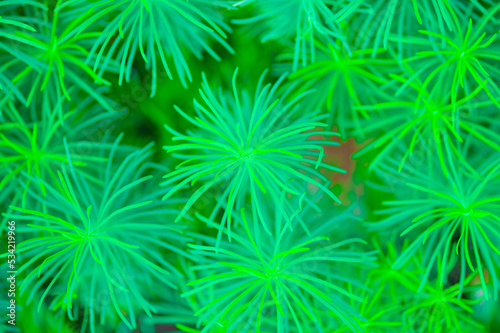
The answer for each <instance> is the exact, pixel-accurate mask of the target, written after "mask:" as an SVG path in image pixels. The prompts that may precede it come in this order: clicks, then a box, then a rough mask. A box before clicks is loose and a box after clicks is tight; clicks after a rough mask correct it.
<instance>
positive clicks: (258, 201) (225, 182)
mask: <svg viewBox="0 0 500 333" xmlns="http://www.w3.org/2000/svg"><path fill="white" fill-rule="evenodd" d="M236 74H237V71H235V73H234V76H233V94H231V93H222V92H221V93H220V94H219V95H218V96H217V95H215V94H214V92H213V91H212V90H211V89H210V87H209V85H208V82H207V80H206V77H205V76H203V89H202V90H200V95H201V97H202V99H203V101H204V102H205V105H206V106H205V105H202V104H200V103H199V102H197V101H196V100H195V102H194V104H195V110H196V113H197V116H196V117H194V118H193V117H190V116H189V115H187V114H186V113H184V112H183V111H181V110H180V109H179V108H178V107H175V108H176V110H177V111H178V112H179V113H180V114H181V115H182V116H183V117H184V118H186V119H187V120H189V122H191V123H192V124H193V125H195V126H196V127H198V130H197V131H192V132H190V133H189V134H187V135H182V134H180V133H178V132H176V131H175V130H173V129H172V128H170V127H169V126H167V125H165V127H166V128H167V130H169V131H170V132H171V133H172V134H173V135H174V138H173V140H174V142H181V143H177V144H176V145H175V146H171V147H170V146H167V147H165V148H166V149H167V150H168V152H177V151H187V152H188V153H189V155H177V156H178V157H180V158H183V159H184V161H183V162H181V163H180V164H178V165H177V167H176V170H174V171H172V172H171V173H169V174H167V175H166V176H165V178H166V179H167V180H166V181H165V182H164V183H163V185H168V184H175V186H174V187H173V188H172V189H171V190H170V191H168V193H167V194H166V195H165V197H164V198H168V197H170V196H171V195H172V194H173V193H175V192H176V191H178V190H179V189H181V188H182V187H183V186H184V185H187V184H190V186H193V185H194V184H195V183H196V182H198V183H202V185H201V186H199V187H198V188H197V189H196V190H195V191H193V194H192V195H191V198H190V199H189V201H188V202H187V204H186V205H185V207H184V209H183V210H182V212H181V214H180V215H179V217H178V218H177V220H179V219H180V218H181V217H182V216H183V215H184V214H185V213H186V212H187V211H188V209H189V208H190V207H191V206H192V205H193V204H194V202H195V201H196V200H198V199H199V198H200V197H201V196H202V195H204V194H205V193H207V191H208V190H209V189H212V188H215V189H219V190H218V192H216V193H215V194H212V195H213V196H214V197H215V198H216V204H215V207H214V209H213V211H212V214H211V216H210V219H213V218H214V217H215V216H216V214H217V212H218V211H219V210H220V208H221V207H224V208H225V212H224V215H223V217H222V221H221V224H220V228H219V236H218V240H220V237H221V236H222V231H223V228H224V226H225V225H227V228H228V236H229V238H231V214H232V212H233V209H235V210H239V209H240V208H243V207H244V205H245V202H244V200H245V199H246V198H247V197H250V201H251V210H252V213H253V214H254V215H255V216H256V217H258V220H260V221H261V222H262V225H263V227H264V229H265V230H266V231H267V232H269V229H268V227H267V226H266V223H265V222H264V220H263V213H262V207H263V204H264V203H265V202H266V201H269V200H270V201H271V202H273V203H274V204H275V205H276V206H277V207H279V213H280V214H282V215H283V216H284V217H285V219H286V220H287V221H288V222H290V220H291V219H292V217H293V216H294V215H295V214H296V210H297V209H298V208H299V207H298V206H297V205H292V204H291V202H290V200H285V203H284V205H283V206H279V203H280V202H281V193H282V191H283V190H286V191H287V192H289V193H290V194H292V195H296V196H304V195H305V191H304V189H303V183H302V181H305V182H308V183H311V184H314V185H316V186H317V187H319V188H320V189H321V190H322V191H323V192H325V194H327V195H328V196H330V197H331V198H332V199H333V200H335V201H336V202H337V203H340V200H339V199H338V198H337V197H336V196H335V195H334V194H333V193H332V192H331V191H330V190H329V189H328V185H326V184H324V183H325V182H326V178H325V177H324V176H323V175H322V174H321V173H320V172H319V169H318V168H320V167H321V168H326V169H329V170H333V171H337V172H345V171H344V170H342V169H340V168H337V167H334V166H330V165H328V164H326V163H323V162H322V158H323V156H324V149H323V146H326V145H331V146H338V145H339V143H338V142H337V141H333V140H327V139H318V140H310V139H309V138H310V136H311V135H312V134H314V135H321V136H330V135H337V136H338V133H336V132H332V131H323V130H316V131H313V130H315V129H316V128H321V127H325V126H326V124H325V123H323V122H322V119H324V117H323V116H321V115H318V113H316V112H310V113H307V114H301V113H300V110H301V109H300V104H299V102H300V100H301V98H302V97H303V96H304V95H305V94H306V93H304V94H302V95H300V96H298V97H297V98H294V99H289V98H288V92H289V91H288V92H285V93H284V94H283V95H282V96H280V97H281V99H278V98H277V97H276V96H275V95H276V90H277V89H278V86H279V84H280V83H281V81H283V80H284V76H283V77H281V78H280V80H278V82H277V83H276V84H275V85H271V84H267V85H265V86H263V81H264V75H262V77H261V79H260V81H259V84H258V86H257V89H256V90H255V95H254V98H253V100H252V98H251V97H250V96H251V95H250V94H249V93H248V92H247V91H246V90H243V92H242V93H239V92H238V87H237V85H236ZM264 74H265V73H264ZM311 131H313V132H311ZM191 151H193V152H191ZM317 179H319V180H320V181H318V180H317ZM301 187H302V189H301ZM212 193H213V192H212Z"/></svg>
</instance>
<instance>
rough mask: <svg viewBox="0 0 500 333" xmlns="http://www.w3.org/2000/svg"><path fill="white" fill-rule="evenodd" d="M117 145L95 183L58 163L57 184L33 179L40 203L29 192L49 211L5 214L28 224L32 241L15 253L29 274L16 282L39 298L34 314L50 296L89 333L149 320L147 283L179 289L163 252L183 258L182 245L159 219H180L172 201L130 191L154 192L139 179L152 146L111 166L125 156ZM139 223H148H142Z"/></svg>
mask: <svg viewBox="0 0 500 333" xmlns="http://www.w3.org/2000/svg"><path fill="white" fill-rule="evenodd" d="M119 140H120V138H118V139H117V140H116V141H115V142H114V143H113V145H112V147H111V151H110V157H109V159H108V162H107V164H106V168H103V169H101V170H99V172H98V174H97V175H96V178H95V179H94V180H89V179H86V178H85V177H84V176H82V175H79V174H78V173H76V172H75V168H74V167H73V165H72V164H70V165H69V167H68V166H64V165H63V166H62V167H61V171H58V172H57V183H56V184H55V186H50V185H49V184H48V183H46V182H45V181H44V180H42V179H40V178H37V179H34V181H37V182H39V183H40V184H43V186H44V188H45V189H46V191H47V196H46V197H45V198H42V197H40V196H39V194H38V193H36V192H32V191H29V192H30V194H31V195H32V196H33V197H34V198H35V199H37V201H39V202H42V203H44V204H45V207H46V209H44V210H43V211H40V210H32V209H30V207H26V208H20V207H11V208H12V209H13V210H14V211H15V212H18V213H22V214H9V217H10V218H12V219H15V220H19V221H23V220H27V221H30V222H31V223H30V224H28V227H29V228H28V229H27V230H26V229H25V231H24V232H25V233H30V234H31V235H32V237H30V238H28V239H27V240H26V241H24V242H22V243H21V244H19V246H18V249H17V252H18V253H22V254H23V255H24V257H25V258H27V259H28V260H27V261H25V262H24V263H23V264H22V265H21V266H20V267H19V269H18V271H17V273H18V274H21V273H22V272H23V271H25V270H28V269H29V270H30V271H29V273H28V274H27V275H26V277H25V279H24V280H23V282H22V284H21V292H29V296H28V303H29V302H30V301H31V300H33V299H36V298H39V300H38V311H39V310H40V307H41V305H42V304H43V302H44V300H45V299H46V298H47V297H48V296H49V295H50V298H51V302H50V305H49V308H50V309H51V310H58V309H60V308H61V309H62V310H63V312H65V313H66V314H67V316H68V318H69V319H71V320H77V319H78V317H79V316H80V310H84V318H83V323H84V324H83V328H82V329H85V327H86V326H87V325H88V326H89V327H90V331H91V332H94V331H95V327H96V326H97V325H104V324H105V321H106V319H108V320H111V321H115V320H116V318H120V319H121V320H122V321H123V322H124V323H125V324H126V325H127V327H128V328H129V329H133V328H136V314H135V313H136V312H137V311H144V312H145V313H146V314H148V315H149V316H151V314H152V313H154V312H155V309H154V308H153V307H152V306H151V305H150V304H149V303H148V301H147V300H146V299H145V296H146V295H147V294H151V293H152V291H151V290H150V289H149V287H148V285H154V284H160V285H161V284H166V285H168V286H170V287H171V288H177V287H176V285H175V282H174V281H171V280H170V279H169V275H171V274H179V273H178V272H177V270H176V269H175V268H174V267H173V266H172V265H170V264H169V263H168V262H167V261H165V259H164V258H163V256H162V255H161V251H162V250H167V251H173V252H176V253H180V254H182V253H184V252H183V251H182V250H181V249H178V248H177V247H176V246H177V245H176V244H182V242H183V241H186V238H185V237H183V236H182V235H181V234H180V232H181V229H182V228H181V227H180V226H177V225H174V224H168V223H165V221H164V220H163V217H164V216H165V214H166V215H169V214H173V216H175V214H176V213H177V211H176V210H175V209H172V207H170V205H171V204H172V203H175V202H176V200H171V201H170V202H166V203H164V202H162V201H161V200H158V199H159V197H158V195H159V191H158V190H157V189H156V190H155V189H153V190H152V191H149V193H148V194H147V195H146V196H139V197H138V196H137V193H141V192H140V190H139V191H137V192H136V191H134V190H138V189H139V188H142V189H143V190H146V189H151V188H148V187H145V186H144V183H145V182H147V181H149V180H150V179H151V178H153V176H152V175H147V176H144V174H145V173H146V172H148V173H149V172H151V171H153V172H154V169H155V165H154V164H147V163H144V161H145V160H146V159H147V158H148V157H149V156H150V154H151V151H150V148H151V145H149V146H147V147H145V148H143V149H140V150H136V151H134V152H133V153H131V154H129V155H128V156H126V157H125V158H124V159H123V161H122V162H121V163H118V164H115V163H113V162H114V158H115V156H116V155H122V154H123V152H122V151H120V150H122V149H121V148H120V147H118V143H119ZM94 181H95V183H94ZM144 218H147V223H141V222H140V221H142V220H143V219H144ZM146 226H147V229H145V227H146ZM159 231H161V235H159V236H157V235H158V232H159ZM145 239H147V240H148V242H149V243H150V244H151V247H150V248H148V249H144V248H141V247H140V246H138V245H140V244H142V242H143V241H144V240H145ZM186 256H188V257H189V255H187V254H186ZM141 274H142V276H141ZM37 277H38V278H39V279H38V280H36V278H37ZM28 286H30V287H29V288H28ZM41 291H43V293H41V296H40V295H39V294H38V292H41ZM122 309H125V310H124V311H123V312H122ZM124 312H126V313H127V315H126V316H127V317H128V318H126V316H125V315H124ZM97 315H99V316H100V320H99V323H98V321H97V319H96V317H97Z"/></svg>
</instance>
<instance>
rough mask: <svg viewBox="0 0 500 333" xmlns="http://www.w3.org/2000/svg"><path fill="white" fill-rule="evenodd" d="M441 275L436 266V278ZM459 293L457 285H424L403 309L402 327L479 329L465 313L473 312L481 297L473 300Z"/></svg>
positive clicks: (445, 329) (411, 328)
mask: <svg viewBox="0 0 500 333" xmlns="http://www.w3.org/2000/svg"><path fill="white" fill-rule="evenodd" d="M438 263H439V262H438ZM439 264H440V263H439ZM474 276H475V274H471V275H469V277H467V279H466V281H465V283H466V284H469V283H470V282H471V281H472V279H473V278H474ZM441 278H442V271H441V270H440V269H439V274H438V281H440V280H441ZM469 289H471V290H474V288H469ZM460 293H461V287H460V286H459V285H453V286H450V287H448V288H444V287H443V285H441V284H439V282H438V283H436V286H432V285H430V284H426V285H425V287H424V288H423V291H422V293H419V294H417V295H415V298H414V300H412V301H411V302H410V304H409V306H408V309H406V311H405V312H404V317H403V318H404V329H405V330H406V331H408V332H457V333H461V332H471V331H481V330H482V329H484V327H483V326H482V325H481V324H479V323H477V322H475V321H474V320H471V319H470V318H469V317H468V314H470V313H472V312H473V310H472V307H471V306H472V305H474V304H477V303H478V302H480V301H482V297H480V298H478V299H475V300H471V299H464V298H457V296H460Z"/></svg>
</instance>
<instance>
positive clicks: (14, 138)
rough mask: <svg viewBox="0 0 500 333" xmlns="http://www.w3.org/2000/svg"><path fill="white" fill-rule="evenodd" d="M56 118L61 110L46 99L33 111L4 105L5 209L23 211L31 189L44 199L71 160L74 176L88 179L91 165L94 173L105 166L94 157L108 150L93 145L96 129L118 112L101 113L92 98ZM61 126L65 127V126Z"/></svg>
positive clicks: (0, 162)
mask: <svg viewBox="0 0 500 333" xmlns="http://www.w3.org/2000/svg"><path fill="white" fill-rule="evenodd" d="M17 104H18V103H17ZM35 106H38V108H36V107H35ZM84 110H85V111H84ZM26 113H30V114H31V116H30V117H25V119H26V118H27V119H26V121H25V120H23V116H22V115H23V114H26ZM38 113H40V114H38ZM57 113H58V108H54V109H51V107H50V105H49V104H48V99H45V100H44V101H43V104H41V105H32V106H31V107H30V108H29V109H28V108H26V107H24V106H19V107H16V103H13V102H8V103H6V105H5V108H4V109H3V116H2V117H1V119H2V123H1V124H0V166H1V168H0V176H1V180H0V193H1V194H0V198H1V199H2V201H4V200H5V202H6V203H7V204H12V205H14V206H18V205H20V206H21V207H25V206H26V197H27V193H28V191H29V190H30V189H33V187H37V188H38V189H39V190H40V191H41V195H42V197H44V196H45V194H46V188H45V183H48V184H50V185H52V186H54V185H55V184H56V182H57V170H59V169H60V168H61V165H63V164H66V165H68V163H69V162H70V161H71V164H72V165H73V166H74V168H75V172H77V173H80V174H88V173H89V172H88V168H87V167H88V166H89V164H90V165H91V169H93V168H95V167H98V165H99V164H101V165H103V162H105V161H106V159H105V158H104V157H102V156H99V155H97V154H96V153H97V151H96V148H103V147H105V146H106V145H105V144H101V143H100V142H92V141H93V140H92V139H93V138H94V135H93V133H94V132H95V131H99V130H100V129H99V128H98V125H97V124H99V123H100V122H102V121H112V120H113V119H114V118H115V116H116V115H118V113H117V114H111V113H105V114H103V113H102V112H101V109H100V108H99V106H98V105H95V103H92V101H91V100H89V99H87V100H85V101H81V102H80V105H79V106H78V107H77V108H75V109H74V110H70V111H68V112H66V113H65V114H64V118H63V119H59V118H58V117H57ZM63 121H65V123H66V127H63V126H62V122H63ZM23 174H26V175H27V176H31V177H38V178H40V179H43V180H44V182H40V183H38V184H37V185H34V184H33V182H32V178H31V177H28V178H25V177H22V175H23ZM20 188H21V189H22V190H19V189H20ZM8 198H10V200H9V199H8ZM37 207H38V206H37ZM5 223H6V218H3V219H2V228H3V227H4V226H5Z"/></svg>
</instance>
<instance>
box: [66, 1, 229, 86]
mask: <svg viewBox="0 0 500 333" xmlns="http://www.w3.org/2000/svg"><path fill="white" fill-rule="evenodd" d="M70 3H71V5H72V6H75V7H76V8H77V9H80V10H81V9H82V8H83V9H86V8H88V10H86V11H85V12H84V13H82V14H81V16H80V18H79V19H78V20H77V21H76V22H77V23H80V25H78V26H76V25H75V27H73V30H72V31H71V32H70V33H69V35H70V36H75V37H77V36H82V35H85V33H84V31H85V30H86V29H87V28H88V27H90V26H92V25H94V26H98V27H102V28H101V29H102V33H100V34H98V35H97V36H98V37H97V38H96V39H95V42H94V44H93V46H92V49H91V51H90V52H89V54H88V57H87V62H89V61H90V60H91V59H92V58H93V57H95V61H93V63H95V65H94V70H96V69H97V68H98V66H102V68H103V70H104V68H106V66H107V65H108V62H109V61H110V59H115V60H116V62H117V63H119V66H120V68H119V71H120V72H119V73H120V76H119V81H118V82H119V84H120V85H121V84H122V81H123V78H125V80H126V81H127V82H128V81H129V80H130V75H131V71H132V63H133V61H132V59H133V58H134V56H135V55H136V53H137V52H139V54H140V56H141V58H142V59H143V61H144V62H145V63H146V67H147V68H148V69H151V72H152V86H151V96H154V94H155V92H156V86H157V74H158V67H159V66H158V57H159V58H160V60H161V64H162V66H163V69H164V70H165V72H166V73H167V75H168V76H169V78H170V79H172V74H171V70H170V67H171V66H169V65H168V62H167V57H172V60H173V63H174V67H175V69H176V71H177V72H178V74H179V78H180V80H181V82H182V84H183V85H184V86H186V77H187V79H188V80H189V81H192V77H191V72H190V70H189V66H188V64H187V62H186V56H185V55H184V50H185V49H187V50H189V52H190V53H193V54H194V55H195V56H196V57H197V58H199V59H201V57H202V53H203V51H204V52H207V53H208V54H210V55H211V56H212V57H214V58H215V59H217V60H220V57H219V56H218V55H217V53H216V52H215V51H214V50H213V48H212V47H211V46H210V44H209V43H207V41H206V39H208V38H211V39H214V40H215V41H217V42H218V43H220V44H221V45H222V46H224V47H225V48H226V49H227V51H229V52H231V53H232V52H233V50H232V48H231V46H229V45H228V44H227V42H226V41H225V39H226V38H227V35H226V33H225V31H230V30H231V29H230V28H229V27H228V26H227V24H225V23H224V22H223V20H222V18H221V16H220V15H219V14H218V12H217V9H218V8H224V9H225V10H228V8H229V2H228V1H227V0H190V1H185V0H131V1H127V0H112V1H95V3H90V4H89V3H88V1H85V0H76V1H75V0H74V1H71V2H70ZM65 6H66V4H63V6H61V7H59V10H63V8H64V7H65ZM117 34H119V36H116V35H117ZM101 72H102V70H101Z"/></svg>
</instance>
